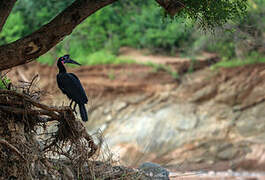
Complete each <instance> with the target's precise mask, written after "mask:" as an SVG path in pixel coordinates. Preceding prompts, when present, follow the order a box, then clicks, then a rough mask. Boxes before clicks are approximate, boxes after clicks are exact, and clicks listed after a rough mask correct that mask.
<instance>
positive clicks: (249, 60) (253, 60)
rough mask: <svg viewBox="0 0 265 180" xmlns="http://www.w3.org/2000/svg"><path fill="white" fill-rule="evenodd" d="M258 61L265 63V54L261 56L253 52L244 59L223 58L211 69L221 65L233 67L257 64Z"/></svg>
mask: <svg viewBox="0 0 265 180" xmlns="http://www.w3.org/2000/svg"><path fill="white" fill-rule="evenodd" d="M257 63H265V56H261V55H260V54H258V53H254V52H253V53H252V54H251V55H250V56H248V57H246V58H245V59H244V60H242V59H238V58H234V59H230V60H222V61H220V62H218V63H216V64H215V65H213V66H212V67H211V69H213V70H214V69H218V68H221V67H224V68H231V67H237V66H244V65H248V64H257Z"/></svg>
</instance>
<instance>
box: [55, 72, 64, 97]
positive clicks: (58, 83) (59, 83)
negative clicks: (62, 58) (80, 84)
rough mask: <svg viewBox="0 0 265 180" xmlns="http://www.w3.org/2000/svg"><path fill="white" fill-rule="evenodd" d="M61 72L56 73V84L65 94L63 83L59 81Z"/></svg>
mask: <svg viewBox="0 0 265 180" xmlns="http://www.w3.org/2000/svg"><path fill="white" fill-rule="evenodd" d="M60 76H61V74H57V76H56V80H57V85H58V87H59V88H60V89H61V91H62V92H63V93H64V94H66V91H65V90H64V87H63V83H62V82H61V79H62V78H61V77H60Z"/></svg>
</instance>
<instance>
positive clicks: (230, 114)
mask: <svg viewBox="0 0 265 180" xmlns="http://www.w3.org/2000/svg"><path fill="white" fill-rule="evenodd" d="M181 82H182V83H181V84H180V85H176V84H174V83H170V84H167V85H165V86H164V87H165V88H164V89H163V88H159V91H151V92H150V91H146V92H142V93H137V94H133V93H132V94H126V95H124V94H123V95H119V94H118V95H116V96H115V97H113V98H111V99H108V100H106V99H105V100H104V98H100V99H98V101H97V102H98V104H100V105H99V107H98V108H96V109H95V110H94V111H93V112H92V113H91V115H90V121H89V123H88V124H87V125H86V126H87V128H88V130H89V131H91V132H94V131H97V130H98V129H100V130H101V131H102V132H103V134H104V136H105V140H106V141H105V142H106V143H107V144H108V145H109V146H110V147H111V150H112V151H113V152H114V153H115V154H118V155H119V156H120V158H121V160H122V161H123V162H124V163H125V164H127V165H131V166H136V165H139V164H140V163H142V162H145V161H153V162H159V163H160V164H166V165H167V166H169V167H172V168H174V169H180V170H181V169H189V170H194V169H215V170H222V169H233V168H239V167H241V168H249V167H253V168H255V167H256V168H257V167H259V168H260V169H265V166H264V165H263V166H262V164H264V162H265V159H264V157H265V156H264V151H265V139H264V135H265V134H264V133H265V110H264V109H265V102H264V100H265V90H264V89H265V65H264V64H258V65H249V66H245V67H237V68H228V69H218V70H210V69H204V70H200V71H197V72H194V73H192V74H188V75H185V76H184V77H183V78H182V79H181ZM257 151H258V152H259V153H257ZM246 162H252V164H251V163H246Z"/></svg>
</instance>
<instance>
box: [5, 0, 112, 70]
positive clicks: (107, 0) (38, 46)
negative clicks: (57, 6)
mask: <svg viewBox="0 0 265 180" xmlns="http://www.w3.org/2000/svg"><path fill="white" fill-rule="evenodd" d="M115 1H117V0H101V1H95V0H76V1H75V2H74V3H73V4H72V5H70V6H69V7H68V8H66V9H65V10H64V11H62V12H61V13H60V14H59V15H58V16H56V17H55V18H54V19H53V20H52V21H51V22H49V23H48V24H46V25H44V26H42V27H41V28H40V29H39V30H37V31H35V32H33V33H32V34H30V35H28V36H26V37H24V38H21V39H19V40H17V41H15V42H12V43H10V44H6V45H3V46H0V71H1V70H5V69H8V68H11V67H14V66H18V65H21V64H25V63H28V62H30V61H33V60H35V59H36V58H38V57H39V56H41V55H43V54H44V53H46V52H47V51H49V50H50V49H51V48H52V47H54V46H55V45H56V44H57V43H59V42H60V41H62V40H63V39H64V38H65V37H66V36H67V35H69V34H71V32H72V31H73V29H74V28H75V27H76V26H77V25H78V24H80V23H81V22H82V21H83V20H85V19H86V18H87V17H88V16H89V15H91V14H93V13H94V12H96V11H97V10H99V9H101V8H103V7H104V6H106V5H108V4H111V3H113V2H115Z"/></svg>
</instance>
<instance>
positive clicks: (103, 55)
mask: <svg viewBox="0 0 265 180" xmlns="http://www.w3.org/2000/svg"><path fill="white" fill-rule="evenodd" d="M61 55H63V54H61ZM71 58H73V59H75V60H76V61H77V62H79V63H80V64H82V65H99V64H131V63H135V61H134V60H131V59H121V58H118V57H117V56H116V55H114V54H112V53H110V52H108V51H97V52H95V53H91V54H89V55H87V56H84V55H82V54H81V55H79V56H78V55H76V56H75V55H73V54H71ZM56 60H57V59H56V58H54V57H53V56H52V55H51V54H50V53H47V54H45V55H43V56H41V57H40V58H39V59H38V61H39V62H41V63H45V64H49V65H53V64H54V63H55V62H56ZM74 67H76V66H74Z"/></svg>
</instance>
